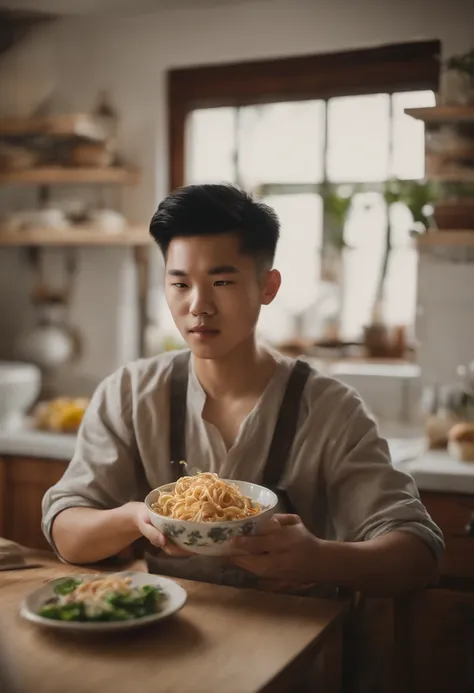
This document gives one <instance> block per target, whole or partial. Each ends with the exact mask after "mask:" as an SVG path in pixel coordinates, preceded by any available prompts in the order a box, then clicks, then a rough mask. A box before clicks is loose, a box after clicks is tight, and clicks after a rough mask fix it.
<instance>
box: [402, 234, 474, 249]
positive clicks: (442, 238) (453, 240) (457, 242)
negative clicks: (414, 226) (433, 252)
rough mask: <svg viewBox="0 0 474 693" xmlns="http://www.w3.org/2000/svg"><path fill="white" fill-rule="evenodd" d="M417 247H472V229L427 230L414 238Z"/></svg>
mask: <svg viewBox="0 0 474 693" xmlns="http://www.w3.org/2000/svg"><path fill="white" fill-rule="evenodd" d="M416 244H417V246H418V248H420V249H422V248H433V247H436V246H438V247H439V246H445V247H453V246H457V247H471V246H472V247H474V229H473V230H472V231H437V230H433V231H428V232H427V233H424V234H422V235H420V236H417V238H416Z"/></svg>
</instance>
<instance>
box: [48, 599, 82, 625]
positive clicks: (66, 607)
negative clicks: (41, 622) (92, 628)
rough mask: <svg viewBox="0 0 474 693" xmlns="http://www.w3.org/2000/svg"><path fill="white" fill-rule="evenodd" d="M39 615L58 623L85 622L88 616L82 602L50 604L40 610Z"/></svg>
mask: <svg viewBox="0 0 474 693" xmlns="http://www.w3.org/2000/svg"><path fill="white" fill-rule="evenodd" d="M38 613H39V615H40V616H43V617H44V618H52V619H55V620H56V621H85V620H86V614H85V608H84V604H83V603H82V602H73V603H72V604H50V605H48V606H43V608H42V609H40V610H39V612H38Z"/></svg>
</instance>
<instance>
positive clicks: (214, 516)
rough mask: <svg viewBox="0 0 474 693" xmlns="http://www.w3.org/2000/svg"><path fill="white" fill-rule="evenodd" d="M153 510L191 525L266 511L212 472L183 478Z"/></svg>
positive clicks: (165, 494)
mask: <svg viewBox="0 0 474 693" xmlns="http://www.w3.org/2000/svg"><path fill="white" fill-rule="evenodd" d="M151 508H152V510H154V512H156V513H158V514H159V515H165V516H166V517H170V518H172V519H174V520H189V521H191V522H228V521H229V520H243V519H245V518H246V517H252V516H253V515H257V514H258V513H261V512H262V510H263V508H262V506H261V505H260V503H256V502H255V501H252V500H251V499H250V498H248V497H247V496H244V495H242V493H241V492H240V490H239V488H238V487H237V486H236V485H235V484H229V483H228V482H226V481H224V480H223V479H219V477H218V476H217V474H211V473H210V472H200V473H199V474H196V476H183V477H182V478H181V479H179V480H178V481H177V482H176V485H175V487H174V490H173V491H169V492H162V493H161V494H160V496H159V498H158V499H157V500H156V501H155V502H154V503H152V506H151Z"/></svg>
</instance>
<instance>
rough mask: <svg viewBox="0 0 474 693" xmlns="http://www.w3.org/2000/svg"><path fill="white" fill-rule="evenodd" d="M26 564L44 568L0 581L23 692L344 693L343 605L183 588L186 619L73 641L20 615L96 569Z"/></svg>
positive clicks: (4, 624) (0, 610)
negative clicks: (60, 582) (37, 598)
mask: <svg viewBox="0 0 474 693" xmlns="http://www.w3.org/2000/svg"><path fill="white" fill-rule="evenodd" d="M26 561H27V563H35V564H39V565H37V567H34V568H30V569H16V570H4V571H1V572H0V634H1V636H2V637H1V641H2V652H1V654H2V655H3V657H4V658H5V660H7V661H8V665H9V669H11V672H12V674H13V678H14V680H16V684H17V689H18V691H19V692H20V693H30V692H31V693H224V692H225V693H255V692H257V691H258V692H262V691H263V692H265V693H284V692H286V691H295V690H298V691H299V692H300V691H304V690H312V691H314V692H315V693H316V692H318V693H340V691H341V676H342V674H341V670H342V641H343V638H342V633H343V624H344V621H345V615H346V614H347V606H345V605H344V604H342V603H339V602H337V601H333V600H322V599H313V598H307V597H298V596H290V595H284V594H276V593H268V592H260V591H254V590H248V589H236V588H232V587H225V586H221V585H212V584H208V583H201V582H192V581H188V580H176V581H177V582H178V583H179V584H180V585H181V586H182V587H184V589H185V590H186V591H187V593H188V600H187V602H186V604H185V606H184V607H183V609H182V610H181V611H180V612H179V613H178V614H175V615H174V616H171V617H170V618H168V619H166V620H163V621H160V622H158V623H155V624H153V625H148V626H145V627H143V628H142V629H139V630H134V631H124V632H120V633H108V634H99V633H97V634H95V635H91V634H89V633H87V634H86V635H84V634H75V635H73V634H69V633H65V632H62V631H53V630H52V629H51V630H50V629H47V628H44V627H41V626H38V625H35V624H32V623H30V622H28V621H26V620H24V619H22V618H21V616H20V614H19V608H20V604H21V601H22V600H23V598H24V597H25V596H26V595H28V594H29V593H30V592H32V591H33V590H35V589H37V588H38V587H40V586H42V585H43V584H44V583H45V582H47V581H48V580H51V579H54V578H58V577H62V576H69V575H74V574H78V573H81V572H91V570H90V566H89V567H88V568H87V570H85V569H84V568H80V567H76V566H71V565H66V564H63V563H61V562H60V561H59V560H58V559H57V558H56V557H55V556H53V555H52V554H49V553H46V552H35V551H29V552H27V554H26ZM123 569H124V568H123ZM126 569H127V570H139V571H146V564H145V563H144V562H143V561H135V562H133V563H132V564H128V565H127V566H126ZM111 570H112V568H111V567H108V568H104V567H97V572H101V571H108V572H110V571H111ZM116 570H117V568H116V567H115V568H114V571H116ZM94 572H96V568H95V567H94ZM5 648H6V649H5Z"/></svg>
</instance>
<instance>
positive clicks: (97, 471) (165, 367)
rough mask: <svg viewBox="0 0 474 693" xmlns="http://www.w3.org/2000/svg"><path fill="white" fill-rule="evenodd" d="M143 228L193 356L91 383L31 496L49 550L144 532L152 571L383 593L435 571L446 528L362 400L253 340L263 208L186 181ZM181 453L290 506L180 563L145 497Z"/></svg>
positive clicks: (88, 551)
mask: <svg viewBox="0 0 474 693" xmlns="http://www.w3.org/2000/svg"><path fill="white" fill-rule="evenodd" d="M150 231H151V234H152V235H153V237H154V238H155V240H156V242H157V243H158V245H159V246H160V248H161V250H162V252H163V255H164V258H165V262H166V298H167V301H168V305H169V308H170V310H171V313H172V316H173V318H174V321H175V323H176V325H177V327H178V329H179V331H180V333H181V334H182V336H183V338H184V339H185V340H186V342H187V344H188V346H189V349H190V352H189V351H184V352H178V353H166V354H163V355H160V356H158V357H155V358H151V359H146V360H140V361H138V362H136V363H132V364H129V365H127V366H124V367H123V368H120V369H119V370H118V371H117V372H116V373H114V374H113V375H111V376H109V377H108V378H106V380H105V381H104V382H103V383H102V384H101V385H100V386H99V387H98V389H97V391H96V393H95V394H94V397H93V398H92V401H91V404H90V406H89V408H88V410H87V412H86V415H85V417H84V421H83V424H82V426H81V430H80V432H79V435H78V439H77V446H76V451H75V454H74V457H73V459H72V461H71V464H70V465H69V467H68V469H67V471H66V473H65V474H64V476H63V478H62V479H61V480H60V481H59V482H58V483H57V484H56V485H55V486H54V487H53V488H51V489H50V490H49V491H48V492H47V494H46V496H45V498H44V502H43V527H44V532H45V534H46V536H47V537H48V539H49V541H50V542H51V544H52V545H53V546H54V547H55V548H56V550H57V552H58V553H59V555H60V556H62V558H63V559H64V560H66V561H70V562H74V563H91V562H95V561H99V560H102V559H105V558H107V557H110V556H114V555H116V554H118V553H120V552H121V551H122V550H124V549H126V548H127V547H128V546H130V544H132V542H134V541H135V540H138V539H139V537H145V538H146V539H147V540H148V542H149V544H151V545H153V546H154V547H157V548H158V549H159V551H158V552H157V557H156V560H157V564H156V566H155V567H156V569H157V570H159V571H160V572H164V573H168V574H172V575H182V576H186V577H195V578H196V579H205V580H211V581H220V582H224V583H227V584H244V585H245V584H256V585H261V586H265V585H266V586H268V587H269V588H271V586H272V585H279V586H282V585H283V586H286V587H288V588H290V587H291V588H296V589H298V588H302V587H303V586H305V585H337V586H339V587H347V588H352V589H358V590H362V591H365V592H366V593H373V594H386V595H391V594H395V593H398V592H401V591H403V590H408V589H413V588H417V587H423V586H425V585H427V584H429V583H430V582H431V581H433V580H434V579H435V578H436V574H437V563H438V559H439V558H440V556H441V554H442V551H443V539H442V535H441V533H440V531H439V529H438V528H437V526H436V525H435V524H434V523H433V522H432V521H431V519H430V517H429V516H428V514H427V512H426V511H425V509H424V507H423V505H422V504H421V502H420V500H419V497H418V494H417V490H416V488H415V485H414V483H413V481H412V479H411V478H410V477H409V476H407V475H405V474H404V473H402V472H400V471H396V470H395V469H393V467H392V466H391V462H390V457H389V452H388V447H387V444H386V442H385V441H384V440H382V439H381V438H380V437H379V434H378V432H377V428H376V425H375V424H374V422H373V421H372V420H371V419H370V418H369V416H368V415H367V413H366V411H365V409H364V406H363V404H362V402H361V400H360V399H359V397H358V396H357V395H356V394H355V393H354V392H353V391H352V390H350V389H348V388H347V387H346V386H345V385H343V384H341V383H340V382H338V381H337V380H334V379H332V378H328V377H325V376H322V375H321V374H319V373H318V372H317V371H315V370H313V369H311V368H309V367H308V366H307V365H306V364H304V363H302V362H301V361H298V362H295V361H293V360H291V359H288V358H283V357H282V356H280V355H278V354H276V353H273V352H272V351H271V350H269V349H267V348H265V347H263V346H261V345H259V344H258V343H257V341H256V337H255V329H256V325H257V321H258V317H259V314H260V310H261V308H262V306H265V305H268V304H270V303H271V302H272V300H273V299H274V298H275V296H276V294H277V292H278V289H279V287H280V282H281V277H280V274H279V272H278V270H276V269H274V268H273V260H274V255H275V249H276V244H277V240H278V236H279V223H278V220H277V217H276V216H275V214H274V212H273V211H272V210H271V209H270V208H269V207H267V206H266V205H263V204H260V203H257V202H255V201H253V200H252V199H251V198H250V197H249V196H248V195H246V194H245V193H244V192H241V191H239V190H237V189H235V188H233V187H230V186H224V185H201V186H190V187H186V188H183V189H180V190H178V191H176V192H174V193H172V194H171V195H170V196H169V197H167V198H166V199H165V200H164V201H163V202H162V203H161V204H160V206H159V207H158V211H157V212H156V214H155V215H154V217H153V219H152V221H151V226H150ZM180 459H186V460H187V462H188V465H189V468H190V469H193V468H198V469H200V470H201V471H212V472H217V473H218V474H219V476H221V477H223V478H234V479H240V480H249V481H255V482H260V483H263V484H265V485H269V486H273V487H275V488H276V489H278V491H279V493H280V497H281V500H282V504H283V509H284V510H286V512H284V513H280V514H278V515H277V516H276V519H274V521H273V523H272V525H271V526H270V527H269V528H268V530H267V533H266V534H265V535H263V536H252V537H242V538H240V539H238V540H236V546H238V548H239V549H240V554H239V556H236V557H234V558H233V559H225V560H222V559H210V558H205V557H193V558H189V557H184V556H182V555H180V552H179V551H178V550H177V548H176V547H174V546H173V544H172V543H170V542H169V541H168V540H167V539H166V538H165V537H163V536H162V535H161V534H160V533H159V532H158V531H156V530H155V529H154V528H153V527H152V526H151V524H150V523H149V520H148V514H147V510H146V508H145V506H144V504H143V499H144V498H145V496H146V494H147V492H148V491H149V490H150V489H152V488H155V487H157V486H159V485H161V484H165V483H168V482H170V481H172V480H174V479H175V478H176V477H177V475H179V469H178V465H176V464H172V461H173V460H174V461H175V462H178V461H179V460H180ZM252 581H253V582H252Z"/></svg>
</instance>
